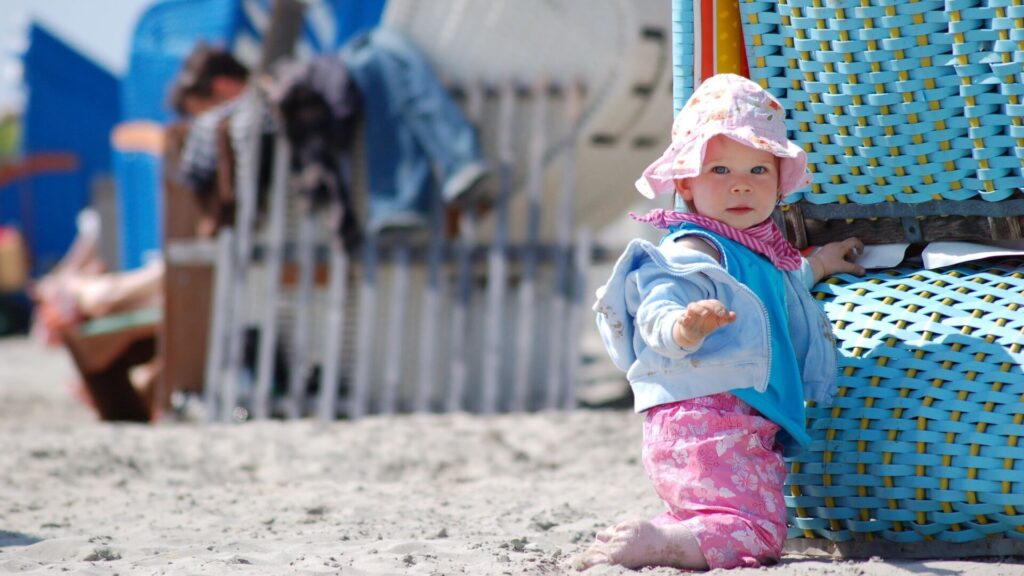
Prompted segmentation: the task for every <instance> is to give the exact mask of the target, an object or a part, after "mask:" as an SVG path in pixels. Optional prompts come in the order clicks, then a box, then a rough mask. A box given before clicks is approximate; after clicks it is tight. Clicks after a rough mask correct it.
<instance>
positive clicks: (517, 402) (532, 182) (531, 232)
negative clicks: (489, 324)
mask: <svg viewBox="0 0 1024 576" xmlns="http://www.w3.org/2000/svg"><path fill="white" fill-rule="evenodd" d="M530 96H531V100H532V108H531V111H532V114H531V121H530V151H529V159H528V161H527V162H528V163H527V167H526V202H527V208H526V209H527V212H526V234H525V237H524V240H523V242H524V243H523V250H522V254H523V259H522V266H521V270H522V279H521V281H520V283H519V314H518V319H519V326H518V329H517V330H516V359H515V364H514V366H515V373H514V377H513V389H512V390H513V394H512V406H511V409H512V411H514V412H521V411H523V410H526V409H527V408H528V406H527V402H528V395H529V392H530V390H529V386H530V382H531V378H530V376H531V374H532V373H533V363H534V353H533V352H534V344H535V343H536V339H537V338H536V335H535V334H534V332H533V331H534V323H535V318H536V313H537V242H538V240H539V238H540V218H541V214H540V198H541V194H542V192H543V190H544V151H545V148H546V147H547V120H548V118H547V116H548V83H547V82H546V81H545V80H541V81H539V82H537V83H535V84H534V85H533V88H532V90H531V94H530Z"/></svg>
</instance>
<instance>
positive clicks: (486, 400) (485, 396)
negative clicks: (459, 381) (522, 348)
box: [480, 82, 517, 414]
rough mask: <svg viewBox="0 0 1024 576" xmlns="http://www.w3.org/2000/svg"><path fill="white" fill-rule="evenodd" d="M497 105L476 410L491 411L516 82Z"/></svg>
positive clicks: (503, 278)
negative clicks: (494, 192) (491, 228)
mask: <svg viewBox="0 0 1024 576" xmlns="http://www.w3.org/2000/svg"><path fill="white" fill-rule="evenodd" d="M499 98H500V100H499V105H498V162H499V168H498V170H499V172H498V191H497V198H496V199H495V215H494V217H495V231H494V238H493V240H492V242H491V246H490V251H489V253H488V256H487V306H486V314H487V317H486V318H485V333H484V363H483V364H484V368H483V372H484V374H483V390H482V393H481V400H480V411H481V412H482V413H484V414H493V413H494V412H495V411H496V410H497V404H498V380H499V377H500V375H501V361H502V354H501V337H502V330H503V328H504V327H505V322H504V317H505V314H504V309H505V291H506V286H505V284H506V282H507V281H508V279H507V276H508V271H507V268H508V266H507V262H506V258H507V254H506V246H507V244H508V204H509V196H510V195H511V193H512V163H513V162H514V160H515V156H514V151H513V149H512V138H513V134H512V130H513V116H514V113H515V104H516V98H517V94H516V86H515V85H514V84H513V83H512V82H508V83H505V84H504V85H503V86H502V87H501V94H500V96H499Z"/></svg>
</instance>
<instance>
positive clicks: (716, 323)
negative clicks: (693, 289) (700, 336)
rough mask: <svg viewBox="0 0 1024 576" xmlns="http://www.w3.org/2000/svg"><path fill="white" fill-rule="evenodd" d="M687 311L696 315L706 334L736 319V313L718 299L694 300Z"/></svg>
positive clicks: (702, 330)
mask: <svg viewBox="0 0 1024 576" xmlns="http://www.w3.org/2000/svg"><path fill="white" fill-rule="evenodd" d="M687 312H690V313H691V315H692V317H695V320H696V322H697V323H698V324H700V327H701V332H703V333H704V334H707V333H708V332H710V331H712V330H714V329H716V328H720V327H722V326H725V325H726V324H729V323H731V322H733V321H734V320H736V313H735V312H732V311H731V310H729V309H728V308H726V307H725V304H723V303H722V302H720V301H718V300H698V301H697V302H692V303H690V305H689V306H687Z"/></svg>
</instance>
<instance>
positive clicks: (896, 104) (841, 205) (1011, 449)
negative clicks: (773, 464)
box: [673, 0, 1024, 557]
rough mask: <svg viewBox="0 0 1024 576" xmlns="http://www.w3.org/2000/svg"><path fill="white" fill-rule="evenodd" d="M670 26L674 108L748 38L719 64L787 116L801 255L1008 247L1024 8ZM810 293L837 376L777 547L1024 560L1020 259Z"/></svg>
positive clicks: (695, 18) (1015, 184) (791, 8)
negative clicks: (804, 172) (935, 246)
mask: <svg viewBox="0 0 1024 576" xmlns="http://www.w3.org/2000/svg"><path fill="white" fill-rule="evenodd" d="M701 8H703V9H704V13H701ZM730 13H733V14H734V15H735V16H736V18H735V20H738V22H736V21H735V20H733V21H730V20H729V15H730ZM673 20H674V32H675V35H674V44H675V46H674V55H675V74H676V77H675V83H674V89H675V90H674V92H675V97H676V109H677V110H678V108H679V107H680V106H681V105H682V103H683V102H685V99H686V98H687V97H688V96H689V94H691V93H692V90H693V86H694V82H695V80H694V77H695V75H696V76H697V77H698V78H699V77H701V74H707V73H709V72H713V71H715V70H713V69H711V68H715V67H716V64H723V61H719V62H716V61H715V58H716V55H713V54H709V53H708V52H707V46H708V44H707V42H709V41H711V42H714V40H715V39H718V41H719V46H718V47H720V48H722V52H723V54H724V53H726V52H727V51H728V50H727V48H728V46H727V44H728V40H729V39H728V38H726V40H722V37H723V36H727V35H728V33H729V31H730V30H732V31H733V32H736V31H738V30H740V28H741V29H742V40H740V39H738V38H737V37H736V35H735V34H734V35H733V36H732V38H731V39H732V41H734V42H735V43H736V45H738V46H740V47H741V48H740V50H741V51H742V52H741V54H740V57H739V58H736V59H734V60H735V61H734V62H731V63H730V62H729V61H725V62H724V64H725V65H730V64H734V65H736V66H745V67H746V70H745V72H746V73H747V74H748V75H749V77H750V78H752V79H754V80H755V81H757V82H759V83H760V84H761V85H762V86H764V87H765V88H766V89H768V90H769V91H770V92H772V93H773V94H774V95H775V96H776V97H778V99H779V100H780V101H781V102H782V103H783V105H784V106H785V107H786V109H787V110H788V111H789V117H788V118H787V121H788V124H789V128H790V137H791V138H792V139H793V140H794V141H796V142H798V143H799V144H800V145H801V146H803V147H804V149H805V150H806V151H807V153H808V156H809V161H810V167H811V170H812V172H813V174H814V183H813V185H812V186H811V187H810V188H809V189H807V190H805V191H804V193H803V194H802V195H801V197H799V198H796V199H795V200H794V201H793V203H792V204H789V205H788V206H785V207H784V208H783V210H782V214H781V215H780V221H783V222H784V223H785V228H786V232H787V235H788V236H789V238H790V240H791V241H792V242H793V243H794V244H795V245H796V246H797V247H798V248H805V247H807V246H815V245H821V244H824V243H826V242H829V241H832V240H836V239H838V238H842V237H848V236H851V235H857V236H859V237H860V238H861V239H862V240H864V241H865V243H867V244H881V243H889V242H907V243H911V245H912V246H911V252H910V254H911V255H913V254H914V250H915V248H917V249H919V248H920V247H921V246H923V245H924V244H927V243H929V242H935V241H942V240H970V241H973V242H991V241H993V240H1008V239H1019V238H1020V237H1021V224H1022V222H1024V218H1022V215H1024V195H1022V194H1021V188H1022V187H1024V174H1022V162H1024V118H1022V117H1024V102H1022V97H1024V78H1022V71H1024V58H1022V57H1021V54H1022V53H1024V52H1021V51H1022V50H1024V34H1022V30H1024V6H1022V5H1021V3H1020V2H1015V1H1010V0H1005V1H1004V0H947V1H945V2H943V1H919V2H905V3H904V2H885V1H878V0H871V1H864V2H862V1H857V2H822V1H819V0H780V1H778V2H765V1H746V0H740V1H739V2H738V7H737V3H736V2H724V1H723V2H717V3H716V2H692V1H690V0H675V1H674V5H673ZM730 22H732V27H730ZM709 37H710V39H709ZM702 43H703V46H704V47H705V49H704V50H703V52H702V50H701V45H702ZM712 46H713V44H712ZM718 71H736V70H721V69H720V67H719V69H718ZM813 292H814V294H815V296H816V297H817V298H818V299H819V300H820V301H821V303H822V305H823V306H824V308H825V311H826V313H827V314H828V316H829V318H830V319H831V320H832V322H833V328H834V330H833V331H834V333H835V335H836V338H837V345H838V347H839V353H840V374H841V376H840V382H839V394H838V396H837V397H836V398H835V399H834V401H833V402H832V403H831V404H830V405H827V406H814V405H811V406H809V408H808V411H807V416H808V426H809V429H810V432H811V435H812V438H813V443H812V444H811V446H810V448H809V449H808V450H806V451H805V452H804V453H803V454H802V455H800V456H799V457H797V458H795V459H793V460H791V461H790V462H789V467H790V473H789V477H788V479H787V482H786V484H787V487H786V498H787V504H788V507H789V513H790V525H791V527H790V534H789V536H790V538H791V540H790V544H789V546H790V549H793V548H796V549H798V550H800V549H803V550H806V549H809V548H812V547H817V548H819V549H823V550H825V551H827V552H832V553H839V554H844V555H848V556H862V555H872V554H881V555H888V556H918V557H920V556H930V557H937V556H950V555H958V556H974V555H1020V554H1022V553H1024V443H1021V442H1020V441H1019V440H1018V439H1019V438H1020V437H1021V436H1024V373H1022V368H1021V365H1022V363H1024V353H1022V350H1021V347H1022V345H1024V310H1021V306H1022V304H1024V259H1022V258H1020V257H1012V256H1008V257H1003V258H999V259H995V260H985V261H977V262H972V263H968V264H960V265H953V266H948V267H945V268H938V269H932V270H928V269H923V268H922V266H921V264H920V263H919V261H917V260H915V259H914V258H908V259H907V260H905V261H904V262H903V263H902V264H901V265H899V266H897V267H894V268H889V269H881V270H872V271H869V273H868V274H866V275H865V276H863V277H854V276H848V275H838V276H835V277H832V278H829V279H827V280H825V281H824V282H822V283H820V284H818V285H817V286H815V287H814V289H813Z"/></svg>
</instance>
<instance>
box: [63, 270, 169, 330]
mask: <svg viewBox="0 0 1024 576" xmlns="http://www.w3.org/2000/svg"><path fill="white" fill-rule="evenodd" d="M163 278H164V265H163V262H160V261H156V262H152V263H150V264H147V265H146V266H143V267H142V268H139V269H136V270H129V271H127V272H120V273H116V274H115V273H111V274H105V275H103V276H97V277H95V278H90V279H83V280H81V281H80V282H79V287H78V290H77V296H78V298H77V304H78V308H79V310H81V312H82V313H83V314H85V315H86V316H88V317H90V318H97V317H100V316H105V315H107V314H113V313H117V312H125V311H128V310H138V309H140V308H145V307H147V306H152V305H155V304H158V303H159V302H160V298H161V297H162V296H163Z"/></svg>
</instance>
